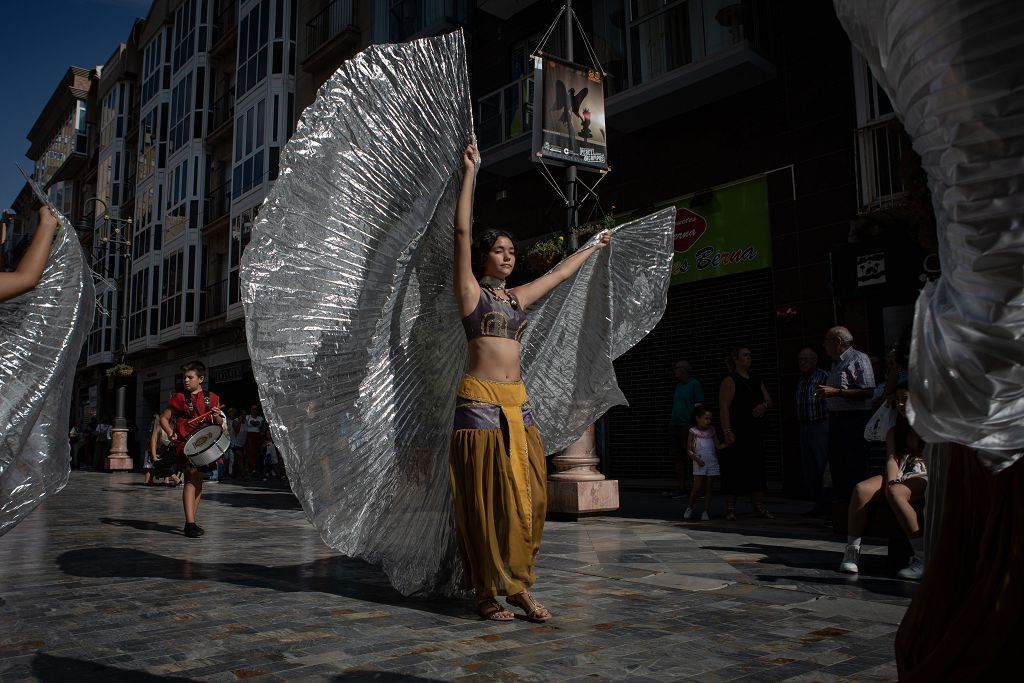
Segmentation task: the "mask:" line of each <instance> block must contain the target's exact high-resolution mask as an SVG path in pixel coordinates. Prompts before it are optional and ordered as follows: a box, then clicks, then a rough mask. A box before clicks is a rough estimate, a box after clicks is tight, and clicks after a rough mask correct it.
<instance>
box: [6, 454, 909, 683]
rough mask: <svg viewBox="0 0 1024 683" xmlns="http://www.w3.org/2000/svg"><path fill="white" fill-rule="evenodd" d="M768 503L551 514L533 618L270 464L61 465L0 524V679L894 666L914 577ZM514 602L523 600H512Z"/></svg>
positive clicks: (835, 674) (754, 675) (708, 677)
mask: <svg viewBox="0 0 1024 683" xmlns="http://www.w3.org/2000/svg"><path fill="white" fill-rule="evenodd" d="M769 503H770V504H771V505H772V509H773V510H774V511H776V513H777V514H778V518H777V519H775V520H761V519H756V520H755V519H754V518H753V517H751V516H750V515H749V508H746V509H745V508H744V507H743V506H742V505H741V507H740V510H739V512H740V517H739V520H738V521H737V522H732V523H729V522H725V521H723V520H722V519H721V517H722V513H723V512H724V509H723V510H719V511H718V514H717V518H714V517H713V518H712V520H711V521H710V522H683V521H682V520H681V508H680V501H677V500H672V499H671V498H668V497H666V496H661V495H659V493H658V492H637V491H625V492H624V494H623V506H624V509H623V510H622V511H620V512H618V513H614V514H611V515H608V516H603V517H593V518H587V519H584V520H582V521H579V522H549V523H548V524H547V527H546V530H545V536H544V543H543V546H542V550H541V554H542V556H541V557H540V559H539V562H538V568H537V574H538V578H539V580H538V583H537V586H536V589H535V591H534V592H535V595H536V596H537V598H538V600H540V601H541V602H543V603H544V604H545V605H546V606H547V607H548V608H549V609H550V610H551V612H552V613H553V615H554V616H553V618H552V619H551V620H550V621H548V622H547V623H546V624H534V623H530V622H527V621H525V620H524V619H522V618H518V619H516V621H514V622H512V623H495V622H487V621H482V620H480V619H479V618H478V617H477V616H476V615H475V614H474V612H473V604H472V601H471V600H469V599H464V600H424V599H410V598H404V597H402V596H401V595H400V594H398V593H397V592H396V591H394V590H393V589H392V588H391V587H390V585H389V584H388V582H387V580H386V578H385V576H384V575H383V573H382V572H381V571H380V570H379V569H377V568H376V567H374V566H372V565H369V564H366V563H364V562H362V561H359V560H353V559H348V558H345V557H343V556H341V555H340V554H339V553H337V552H335V551H333V550H331V549H330V548H328V547H327V546H325V545H324V544H323V543H322V542H321V541H320V538H319V536H318V535H317V533H316V531H315V530H314V529H313V528H312V526H311V525H310V524H309V523H308V522H307V521H306V519H305V517H304V515H303V513H302V510H301V509H300V507H299V505H298V502H297V501H296V499H295V498H294V496H293V495H292V494H291V492H290V491H289V490H288V489H287V488H285V487H284V486H283V485H277V486H276V487H274V486H264V485H262V484H261V485H250V486H245V485H240V484H232V483H221V484H209V485H207V487H206V488H205V490H204V493H203V499H202V506H201V508H200V514H199V520H200V522H201V524H202V525H203V526H204V527H205V529H206V534H205V536H203V537H202V538H199V539H188V538H186V537H184V536H183V535H182V530H181V494H180V490H173V489H169V488H151V487H143V486H142V485H141V477H139V476H138V475H131V474H103V473H95V472H82V471H74V472H72V473H71V480H70V483H69V484H68V486H67V487H66V488H65V489H64V491H62V492H61V493H59V494H57V495H54V496H51V497H49V498H48V499H47V500H46V501H45V502H44V504H43V505H41V506H40V507H39V508H37V509H36V510H35V511H34V512H33V513H32V514H31V515H30V516H29V517H28V518H26V519H25V520H24V521H23V522H22V523H21V524H20V525H19V526H18V527H17V528H15V529H14V530H12V531H11V532H10V533H8V534H6V535H5V536H3V537H2V538H0V615H2V618H0V680H3V681H22V680H27V681H72V680H74V681H83V680H105V681H121V680H128V681H158V680H169V681H186V680H194V681H238V680H250V679H252V680H257V681H278V680H295V681H353V680H373V681H400V680H401V681H405V680H411V681H417V680H419V681H449V680H460V681H491V680H524V681H531V680H560V681H561V680H573V681H575V680H580V681H583V680H586V681H603V680H609V681H612V680H615V681H617V680H628V681H673V680H681V679H687V678H692V679H694V680H701V681H732V680H758V681H780V680H790V681H812V680H813V681H833V680H857V681H872V680H893V679H895V677H896V669H895V664H894V662H893V639H894V636H895V632H896V628H897V626H898V623H899V620H900V618H901V616H902V614H903V612H904V610H905V608H906V605H907V604H908V603H909V599H910V596H911V595H912V592H913V590H914V587H915V584H912V583H908V582H903V581H900V580H898V579H896V578H894V577H893V574H892V573H891V570H890V569H889V568H888V567H887V566H886V562H885V557H884V552H885V549H884V548H882V547H878V546H870V545H865V556H864V561H863V567H864V569H863V573H862V575H861V576H860V577H848V576H845V575H841V574H839V573H837V572H836V571H835V569H836V566H837V565H838V563H839V559H840V557H841V554H842V549H843V544H842V540H841V539H838V538H837V539H833V538H832V537H831V536H830V534H829V532H828V531H827V530H826V529H824V528H823V527H821V524H820V521H816V520H812V519H809V518H805V517H801V516H799V514H797V513H798V512H799V511H800V510H801V509H802V508H803V507H805V505H804V504H802V503H795V502H787V501H784V500H781V499H777V498H771V497H769ZM520 614H521V613H520Z"/></svg>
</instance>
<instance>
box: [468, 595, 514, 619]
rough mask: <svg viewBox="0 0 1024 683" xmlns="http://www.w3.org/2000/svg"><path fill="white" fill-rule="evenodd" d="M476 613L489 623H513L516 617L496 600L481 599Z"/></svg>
mask: <svg viewBox="0 0 1024 683" xmlns="http://www.w3.org/2000/svg"><path fill="white" fill-rule="evenodd" d="M476 613H477V614H479V615H480V616H481V617H482V618H484V619H487V620H488V621H513V620H515V618H516V615H514V614H512V612H509V611H508V610H507V609H505V608H504V607H502V606H501V603H500V602H498V601H497V600H495V599H494V598H481V599H479V600H477V601H476Z"/></svg>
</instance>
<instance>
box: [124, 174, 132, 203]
mask: <svg viewBox="0 0 1024 683" xmlns="http://www.w3.org/2000/svg"><path fill="white" fill-rule="evenodd" d="M134 199H135V174H134V173H132V174H131V175H130V176H128V177H127V178H125V179H124V185H123V186H122V189H121V204H122V205H124V204H128V203H129V202H131V201H133V200H134Z"/></svg>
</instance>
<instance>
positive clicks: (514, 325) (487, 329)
mask: <svg viewBox="0 0 1024 683" xmlns="http://www.w3.org/2000/svg"><path fill="white" fill-rule="evenodd" d="M502 291H504V290H502ZM505 294H506V295H507V296H508V298H509V300H510V301H504V300H502V299H499V298H498V297H497V296H496V295H495V293H494V290H493V289H492V288H490V287H487V286H484V285H481V286H480V301H479V302H478V303H477V305H476V308H474V309H473V312H472V313H470V314H469V315H467V316H466V317H465V318H463V319H462V326H463V327H464V328H466V340H467V341H470V340H473V339H476V338H477V337H504V338H505V339H514V340H515V341H522V337H523V333H524V332H526V325H527V320H526V313H524V312H523V309H522V307H521V306H520V305H519V300H518V299H516V295H515V294H513V293H512V292H508V291H506V292H505Z"/></svg>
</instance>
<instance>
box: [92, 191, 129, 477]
mask: <svg viewBox="0 0 1024 683" xmlns="http://www.w3.org/2000/svg"><path fill="white" fill-rule="evenodd" d="M89 202H99V203H100V204H102V205H103V221H104V223H105V227H106V230H105V231H104V233H105V234H104V235H103V236H101V237H100V242H101V243H102V244H105V245H106V246H107V250H108V253H107V255H106V256H104V258H108V257H109V249H110V248H111V245H113V248H114V249H119V250H120V252H119V253H117V254H116V255H117V256H119V257H120V258H122V259H124V260H123V267H122V272H121V278H122V283H121V285H120V291H119V292H118V294H119V295H120V304H119V306H118V308H119V309H120V311H119V315H118V321H117V322H118V335H117V336H118V349H117V358H118V363H124V361H125V359H126V357H127V355H128V341H127V340H128V330H127V324H128V294H129V290H130V286H129V280H128V273H129V272H131V263H132V250H131V246H132V242H131V227H132V219H131V216H129V217H128V218H111V217H110V209H109V207H108V206H107V202H106V201H104V200H103V199H100V198H99V197H89V198H88V199H86V200H85V204H88V203H89ZM125 226H126V227H125ZM114 282H115V285H116V283H117V280H116V279H115V280H114ZM115 382H116V384H117V391H116V403H115V407H114V413H115V414H114V425H113V426H114V428H113V430H111V435H110V438H111V443H110V454H109V455H108V456H107V462H106V463H105V468H106V469H108V470H131V469H132V460H131V457H129V455H128V420H127V418H126V417H125V412H126V406H127V402H128V401H127V398H128V387H127V385H126V384H125V379H124V378H123V377H122V376H120V375H115Z"/></svg>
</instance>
